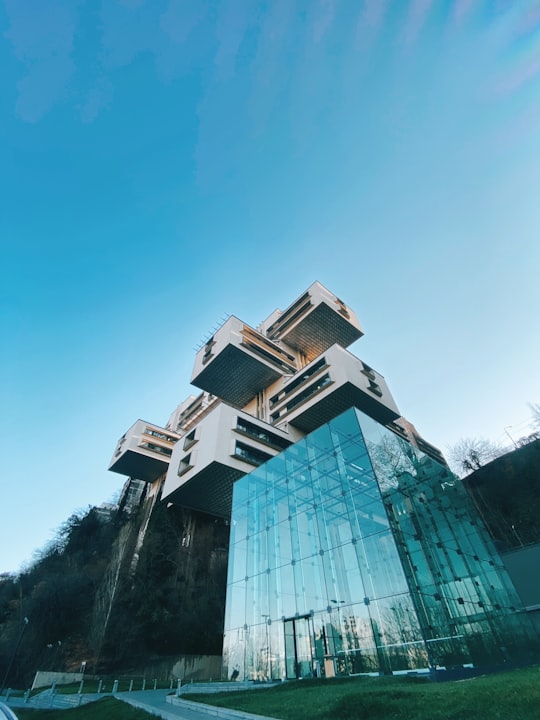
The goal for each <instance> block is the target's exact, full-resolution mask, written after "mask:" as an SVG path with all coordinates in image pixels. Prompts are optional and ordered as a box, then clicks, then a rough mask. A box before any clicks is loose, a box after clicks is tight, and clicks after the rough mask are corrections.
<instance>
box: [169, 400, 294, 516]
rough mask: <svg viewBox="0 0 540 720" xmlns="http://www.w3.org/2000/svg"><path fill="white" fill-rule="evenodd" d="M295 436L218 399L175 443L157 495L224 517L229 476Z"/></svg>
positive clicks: (270, 454)
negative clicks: (210, 410)
mask: <svg viewBox="0 0 540 720" xmlns="http://www.w3.org/2000/svg"><path fill="white" fill-rule="evenodd" d="M296 438H297V435H293V437H290V436H289V435H288V433H286V432H284V431H283V430H278V429H277V428H274V427H272V426H271V425H268V424H267V423H264V422H262V421H261V420H258V419H257V418H254V417H252V416H251V415H248V414H247V413H244V412H241V411H239V410H236V409H235V408H233V407H231V406H230V405H225V404H224V403H221V404H220V405H218V406H217V407H216V408H215V409H214V410H213V411H212V412H211V413H209V414H208V415H207V416H206V417H205V418H204V419H203V420H202V421H201V422H200V423H199V424H198V425H197V426H196V427H195V428H193V429H192V430H191V431H190V432H189V433H187V434H186V435H184V436H183V437H182V438H181V440H180V441H179V442H178V443H177V444H176V445H175V447H174V450H173V454H172V457H171V462H170V465H169V469H168V471H167V477H166V478H165V483H164V486H163V494H162V497H163V498H164V499H165V498H166V499H168V500H169V502H173V503H176V504H178V505H182V506H184V507H188V508H191V509H193V510H200V511H202V512H207V513H210V514H211V515H219V516H222V517H229V515H230V512H231V502H232V488H233V484H234V482H235V481H236V480H238V478H240V477H242V476H243V475H245V474H246V473H249V472H251V471H252V470H253V469H254V468H255V467H257V466H258V465H260V464H262V463H263V462H266V460H269V459H270V458H271V457H273V456H274V455H277V454H278V453H280V452H281V451H282V450H284V449H285V448H287V447H288V446H289V445H291V444H292V442H294V440H295V439H296Z"/></svg>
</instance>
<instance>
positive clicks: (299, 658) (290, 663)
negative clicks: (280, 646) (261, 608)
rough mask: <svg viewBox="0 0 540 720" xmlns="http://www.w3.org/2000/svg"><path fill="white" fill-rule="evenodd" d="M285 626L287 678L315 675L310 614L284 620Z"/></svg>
mask: <svg viewBox="0 0 540 720" xmlns="http://www.w3.org/2000/svg"><path fill="white" fill-rule="evenodd" d="M284 626H285V664H286V670H287V679H288V680H294V679H295V678H303V677H311V676H312V675H313V667H312V665H313V653H312V649H311V618H310V616H309V615H306V616H304V617H300V618H290V619H289V620H285V621H284Z"/></svg>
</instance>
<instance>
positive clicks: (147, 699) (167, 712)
mask: <svg viewBox="0 0 540 720" xmlns="http://www.w3.org/2000/svg"><path fill="white" fill-rule="evenodd" d="M169 693H170V690H141V691H135V692H130V693H117V694H116V695H115V698H116V699H117V700H122V701H123V702H127V703H128V704H129V705H133V706H134V707H138V708H141V709H142V710H146V712H149V713H151V714H152V715H157V716H158V717H161V718H163V720H211V718H212V717H214V718H221V719H222V720H273V718H267V717H265V716H263V715H253V714H252V713H245V712H242V711H241V710H229V709H228V708H219V707H216V706H215V705H203V704H202V703H194V702H191V701H189V700H183V699H182V698H178V697H176V696H175V695H170V694H169Z"/></svg>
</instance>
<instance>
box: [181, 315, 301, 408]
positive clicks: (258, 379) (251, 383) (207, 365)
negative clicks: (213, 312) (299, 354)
mask: <svg viewBox="0 0 540 720" xmlns="http://www.w3.org/2000/svg"><path fill="white" fill-rule="evenodd" d="M296 369H297V367H296V359H295V357H294V356H293V355H291V354H290V353H288V352H286V351H285V350H283V348H281V347H279V346H278V345H276V344H275V343H273V342H271V341H270V340H268V339H267V338H266V337H264V335H261V334H260V333H258V332H257V331H256V330H254V329H253V328H251V327H249V325H246V324H245V323H243V322H242V321H241V320H239V319H238V318H236V317H234V316H231V317H230V318H229V319H228V320H227V321H226V322H225V323H224V324H223V325H222V326H221V327H220V328H219V330H218V331H217V332H216V333H215V334H214V335H213V336H212V337H211V338H210V340H208V341H207V343H206V344H205V345H204V347H202V348H201V349H200V350H199V352H198V353H197V356H196V358H195V367H194V370H193V376H192V378H191V382H192V384H193V385H195V386H196V387H199V388H201V389H202V390H206V391H207V392H209V393H211V394H212V395H216V396H217V397H219V398H221V400H223V401H224V402H227V403H229V404H231V405H235V406H236V407H244V406H245V405H247V403H248V402H249V401H250V400H252V399H253V398H254V397H255V395H257V393H259V392H261V391H262V390H264V388H266V387H268V385H271V384H272V383H273V382H275V381H276V380H277V379H278V378H280V377H282V376H283V375H287V374H292V373H294V372H296Z"/></svg>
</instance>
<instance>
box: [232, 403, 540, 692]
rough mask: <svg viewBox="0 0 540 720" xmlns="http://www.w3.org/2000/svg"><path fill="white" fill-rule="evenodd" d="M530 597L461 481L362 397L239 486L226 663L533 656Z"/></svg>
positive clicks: (253, 669)
mask: <svg viewBox="0 0 540 720" xmlns="http://www.w3.org/2000/svg"><path fill="white" fill-rule="evenodd" d="M518 604H519V600H518V597H517V595H516V593H515V590H514V588H513V586H512V585H511V583H510V580H509V579H508V576H507V574H506V572H505V570H504V568H503V566H502V562H501V561H500V559H499V557H498V555H497V553H496V551H495V548H494V547H493V545H492V543H491V541H490V539H489V537H488V535H487V532H486V531H485V529H484V527H483V526H482V523H481V521H480V519H479V518H478V516H477V513H476V511H475V510H474V507H473V506H472V504H471V502H470V500H469V498H468V496H467V494H466V492H465V490H464V489H463V488H462V486H461V483H460V481H459V480H458V479H457V478H456V477H455V476H453V475H452V474H451V473H450V472H449V470H448V469H447V468H445V467H443V466H442V465H440V464H438V463H436V462H435V461H434V460H432V459H431V458H430V457H428V456H427V455H424V454H423V453H422V452H420V451H418V450H416V449H415V448H413V447H412V446H411V445H410V444H409V443H408V442H407V441H405V440H403V439H402V438H400V437H398V436H397V435H395V434H394V433H392V432H391V431H390V430H388V429H386V428H384V427H383V426H381V425H380V424H378V423H377V422H376V421H374V420H372V419H371V418H369V417H367V416H366V415H364V414H362V413H361V412H360V411H358V410H356V409H351V410H348V411H347V412H346V413H344V414H343V415H341V416H339V417H337V418H335V419H334V420H332V421H331V422H330V423H328V424H327V425H324V426H322V427H320V428H319V429H317V430H315V431H314V432H313V433H311V434H310V435H308V436H307V437H305V438H304V439H302V440H301V441H299V442H297V443H295V444H294V445H292V446H291V447H290V448H288V449H286V450H285V451H284V452H282V453H281V454H280V455H278V456H276V457H274V458H272V459H271V460H269V461H268V462H266V463H264V464H263V465H261V466H260V467H258V468H257V469H256V470H254V471H253V472H252V473H250V474H249V475H246V476H245V477H243V478H241V479H240V480H238V481H237V482H236V484H235V486H234V492H233V509H232V517H231V542H230V557H229V575H228V585H227V606H226V617H225V641H224V675H225V676H226V677H230V676H231V674H232V673H233V672H234V671H235V670H238V674H239V676H240V677H246V678H251V679H259V680H262V679H267V678H273V679H281V678H285V677H286V678H295V677H306V676H310V675H318V676H327V677H331V676H334V675H345V674H355V673H367V672H378V673H390V672H398V671H408V670H413V669H421V668H429V667H455V666H462V665H466V664H473V665H484V664H498V663H503V662H513V661H523V660H525V659H526V656H527V653H530V652H531V651H532V647H533V644H534V643H535V637H536V636H535V633H534V631H533V630H532V628H531V627H530V625H529V623H528V620H527V618H526V617H525V616H524V613H522V612H519V611H517V606H518Z"/></svg>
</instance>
